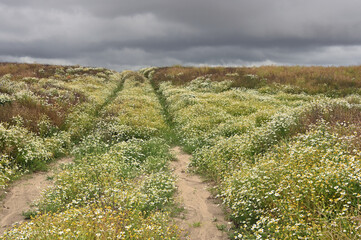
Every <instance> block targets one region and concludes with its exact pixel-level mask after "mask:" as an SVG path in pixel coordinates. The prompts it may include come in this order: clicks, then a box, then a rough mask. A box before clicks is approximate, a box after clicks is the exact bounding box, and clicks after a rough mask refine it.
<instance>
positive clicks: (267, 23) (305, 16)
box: [0, 0, 361, 69]
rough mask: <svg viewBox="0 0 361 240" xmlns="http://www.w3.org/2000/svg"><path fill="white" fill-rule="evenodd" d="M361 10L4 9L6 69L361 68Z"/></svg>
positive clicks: (341, 5)
mask: <svg viewBox="0 0 361 240" xmlns="http://www.w3.org/2000/svg"><path fill="white" fill-rule="evenodd" d="M359 9H361V1H358V0H347V1H341V0H313V1H310V0H292V1H289V0H274V1H269V0H225V1H215V0H182V1H179V0H137V1H119V0H103V1H99V0H98V1H95V0H63V1H55V0H53V1H52V0H17V1H14V0H1V1H0V60H3V61H10V60H11V61H30V62H31V61H38V62H49V63H61V64H84V65H94V66H107V67H111V68H115V69H122V68H125V67H127V68H137V67H142V66H149V65H172V64H210V65H244V64H246V65H247V64H272V63H279V64H321V65H328V64H336V65H347V64H361V60H360V59H361V14H359Z"/></svg>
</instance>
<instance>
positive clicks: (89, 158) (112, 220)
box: [0, 63, 361, 239]
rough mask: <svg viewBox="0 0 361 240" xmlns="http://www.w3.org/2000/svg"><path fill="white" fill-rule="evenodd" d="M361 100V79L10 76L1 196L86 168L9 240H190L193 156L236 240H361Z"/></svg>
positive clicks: (192, 73) (3, 97)
mask: <svg viewBox="0 0 361 240" xmlns="http://www.w3.org/2000/svg"><path fill="white" fill-rule="evenodd" d="M360 94H361V67H360V66H351V67H300V66H292V67H282V66H280V67H279V66H264V67H258V68H247V67H241V68H221V67H215V68H212V67H200V68H196V67H182V66H173V67H162V68H147V69H142V70H140V71H139V72H132V71H124V72H122V73H118V72H115V71H110V70H107V69H103V68H85V67H79V66H66V67H65V66H53V65H39V64H11V63H1V64H0V188H3V189H6V188H8V186H9V185H11V182H12V181H15V180H16V179H17V178H19V177H20V176H21V175H23V174H24V173H27V172H29V171H38V170H44V169H46V167H47V164H48V163H49V162H51V161H53V160H56V159H57V158H58V157H60V156H65V155H66V156H73V157H75V160H74V163H73V164H69V165H67V166H65V167H64V168H63V169H62V171H60V172H59V173H58V174H57V175H56V176H55V178H54V187H53V188H51V189H49V190H47V191H45V192H44V194H43V196H42V198H41V199H40V200H39V201H38V202H37V203H36V206H37V209H38V211H37V212H32V213H31V215H33V216H34V218H33V219H32V220H31V221H30V222H29V223H25V224H22V225H21V226H19V227H17V228H14V229H12V230H10V231H8V232H7V233H5V235H4V238H5V239H16V238H30V239H31V238H33V239H46V238H47V239H49V238H50V239H51V238H59V237H60V236H61V237H65V238H82V239H107V238H110V239H116V238H119V239H149V238H153V239H161V238H164V239H179V238H180V236H181V234H180V231H179V229H178V227H177V226H176V224H175V223H174V221H173V218H174V216H176V215H177V212H178V211H179V203H177V201H176V199H175V197H174V194H175V193H176V192H177V188H176V178H175V176H174V175H173V173H172V171H170V169H169V167H168V166H169V161H170V160H172V158H173V157H172V155H171V154H170V151H169V149H170V146H172V145H180V146H181V147H182V148H183V149H184V150H186V151H187V152H189V153H191V154H192V155H193V158H192V160H191V164H190V166H189V170H190V171H193V172H195V173H197V174H199V175H201V176H203V177H204V178H205V179H207V180H208V181H211V182H213V183H214V184H215V186H216V187H215V192H214V194H215V195H217V198H219V199H220V200H221V201H222V202H223V204H224V206H225V207H226V209H227V213H228V220H229V221H232V222H233V228H232V229H231V230H229V231H228V234H229V237H230V238H231V239H360V238H361V214H360V210H361V138H360V137H361V95H360ZM215 224H217V223H216V222H215ZM195 226H198V227H201V226H202V223H201V222H199V223H197V224H195ZM217 228H219V229H225V228H226V227H225V226H224V227H222V226H217Z"/></svg>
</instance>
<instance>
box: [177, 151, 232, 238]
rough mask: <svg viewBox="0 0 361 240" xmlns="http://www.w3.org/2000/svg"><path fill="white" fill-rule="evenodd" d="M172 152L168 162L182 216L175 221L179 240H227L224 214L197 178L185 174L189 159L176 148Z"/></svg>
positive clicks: (203, 183)
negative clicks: (178, 229)
mask: <svg viewBox="0 0 361 240" xmlns="http://www.w3.org/2000/svg"><path fill="white" fill-rule="evenodd" d="M172 152H173V153H174V154H175V156H176V161H173V162H171V169H173V171H174V173H175V175H177V177H178V181H177V187H178V198H179V200H180V201H181V204H182V205H183V206H184V208H185V212H184V213H182V214H181V215H180V216H178V217H177V219H176V221H177V223H178V225H179V226H180V227H181V228H182V230H183V234H182V235H183V239H197V240H198V239H199V240H201V239H204V240H210V239H228V237H227V233H226V231H224V230H227V229H228V228H229V227H230V226H229V225H228V222H227V221H225V220H224V212H223V210H222V209H221V207H220V206H219V204H217V202H216V200H215V199H214V198H213V197H212V195H211V194H210V192H209V191H208V190H207V188H209V187H210V185H209V184H207V183H205V182H203V181H202V180H201V178H200V177H199V176H197V175H193V174H190V173H187V166H188V164H189V161H190V157H191V155H189V154H186V153H184V152H182V150H181V149H180V147H174V148H173V149H172Z"/></svg>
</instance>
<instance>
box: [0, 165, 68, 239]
mask: <svg viewBox="0 0 361 240" xmlns="http://www.w3.org/2000/svg"><path fill="white" fill-rule="evenodd" d="M71 161H72V158H62V159H59V160H58V161H56V162H55V163H53V164H51V165H50V171H48V172H38V173H34V174H32V175H31V176H26V177H25V178H24V179H21V180H19V181H16V182H14V184H13V185H12V186H11V187H10V189H9V190H8V191H7V193H6V197H5V198H4V199H3V201H2V203H1V208H0V236H1V235H2V234H3V233H4V231H5V230H6V229H8V228H10V227H11V226H12V225H13V224H14V223H16V222H23V221H25V220H24V216H23V215H22V213H23V212H25V211H28V210H29V209H30V205H31V203H32V202H33V201H34V200H36V199H38V198H39V197H40V195H41V192H42V191H43V190H44V189H45V188H47V187H49V186H51V185H52V184H53V181H50V180H47V178H48V176H51V175H53V172H54V171H55V170H56V169H57V168H58V167H59V166H60V165H61V164H63V163H69V162H71Z"/></svg>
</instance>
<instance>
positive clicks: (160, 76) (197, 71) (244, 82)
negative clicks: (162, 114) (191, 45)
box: [153, 66, 361, 96]
mask: <svg viewBox="0 0 361 240" xmlns="http://www.w3.org/2000/svg"><path fill="white" fill-rule="evenodd" d="M197 77H205V78H209V79H210V80H212V81H223V80H226V79H229V80H232V81H233V87H247V88H261V87H265V86H268V87H272V88H277V87H279V85H290V86H292V87H293V89H292V90H291V91H294V92H306V93H309V94H317V93H327V94H329V95H330V96H344V95H347V94H350V93H359V92H360V88H361V66H349V67H320V66H313V67H301V66H262V67H237V68H230V67H182V66H173V67H162V68H158V69H157V70H156V72H155V74H154V77H153V81H154V82H155V83H156V84H159V83H160V82H164V81H171V82H172V83H173V84H176V85H182V84H186V83H187V82H190V81H191V80H193V79H195V78H197Z"/></svg>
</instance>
